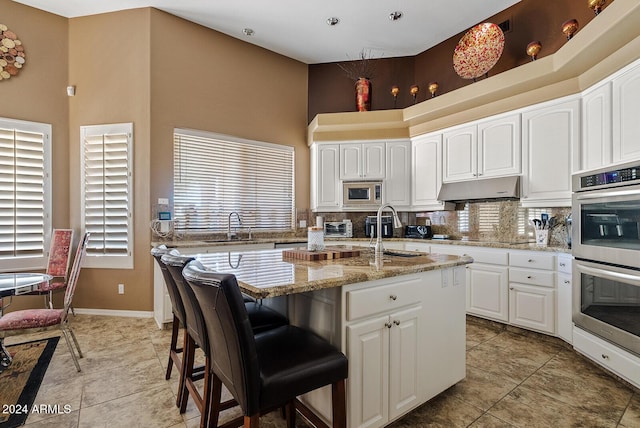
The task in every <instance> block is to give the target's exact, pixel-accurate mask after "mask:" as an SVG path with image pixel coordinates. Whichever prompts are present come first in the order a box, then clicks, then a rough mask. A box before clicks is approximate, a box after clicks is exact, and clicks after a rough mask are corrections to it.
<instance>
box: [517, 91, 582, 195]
mask: <svg viewBox="0 0 640 428" xmlns="http://www.w3.org/2000/svg"><path fill="white" fill-rule="evenodd" d="M579 112H580V100H579V99H578V98H574V99H570V100H566V99H565V100H563V101H560V102H555V103H544V104H542V105H537V106H533V107H531V108H529V109H527V110H525V111H524V112H523V113H522V127H523V128H522V146H523V156H522V164H523V170H524V171H523V172H524V173H523V175H522V179H523V182H522V190H523V197H522V205H523V206H527V207H532V206H538V207H557V206H566V207H568V206H571V174H572V173H573V170H574V167H576V168H577V165H578V161H577V154H578V147H577V145H578V143H579V141H580V139H579V137H580V135H579V134H580V119H579Z"/></svg>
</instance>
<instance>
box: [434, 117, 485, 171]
mask: <svg viewBox="0 0 640 428" xmlns="http://www.w3.org/2000/svg"><path fill="white" fill-rule="evenodd" d="M477 158H478V128H477V126H476V125H475V124H474V125H465V126H459V127H456V128H453V129H451V130H447V131H445V132H444V133H443V135H442V168H443V177H442V181H443V182H449V181H460V180H473V179H475V178H477Z"/></svg>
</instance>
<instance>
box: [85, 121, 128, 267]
mask: <svg viewBox="0 0 640 428" xmlns="http://www.w3.org/2000/svg"><path fill="white" fill-rule="evenodd" d="M81 134H82V146H83V156H82V161H83V175H84V183H83V192H82V193H83V227H84V231H85V232H89V233H90V236H89V243H88V246H87V260H88V266H89V267H113V268H123V267H133V264H132V251H133V234H132V217H131V206H132V171H131V165H132V159H131V158H132V153H131V151H132V149H131V147H132V136H133V125H132V124H116V125H97V126H85V127H82V128H81ZM92 257H93V258H94V260H93V263H92V262H91V258H92Z"/></svg>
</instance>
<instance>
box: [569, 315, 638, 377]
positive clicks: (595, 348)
mask: <svg viewBox="0 0 640 428" xmlns="http://www.w3.org/2000/svg"><path fill="white" fill-rule="evenodd" d="M573 347H574V348H575V349H576V350H577V351H578V352H580V353H582V354H584V355H586V356H587V357H589V358H590V359H591V360H593V361H595V362H596V363H598V364H600V365H602V366H604V367H605V368H607V369H609V370H611V371H612V372H614V373H616V374H617V375H619V376H621V377H622V378H624V379H626V380H627V381H629V382H631V383H632V384H633V385H635V386H636V387H638V388H640V380H638V373H640V358H638V357H636V356H634V355H632V354H630V353H629V352H626V351H625V350H623V349H620V348H618V347H616V346H614V345H612V344H610V343H609V342H605V341H604V340H602V339H600V338H598V337H596V336H592V335H591V334H589V333H587V332H585V331H584V330H581V329H579V328H577V327H574V329H573Z"/></svg>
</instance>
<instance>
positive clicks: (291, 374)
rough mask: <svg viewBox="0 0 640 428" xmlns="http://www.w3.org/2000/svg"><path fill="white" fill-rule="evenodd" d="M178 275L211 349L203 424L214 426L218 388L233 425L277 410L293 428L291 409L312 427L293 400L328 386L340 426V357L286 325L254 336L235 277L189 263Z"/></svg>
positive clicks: (344, 365)
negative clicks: (227, 398) (228, 398)
mask: <svg viewBox="0 0 640 428" xmlns="http://www.w3.org/2000/svg"><path fill="white" fill-rule="evenodd" d="M183 275H184V277H185V279H186V280H187V283H188V284H189V285H190V286H191V288H192V289H193V292H194V294H195V296H196V298H197V300H198V302H199V303H200V305H201V309H202V310H201V312H202V314H203V316H204V322H205V325H206V329H207V332H208V336H209V346H210V347H211V349H210V351H209V354H210V355H212V361H211V363H210V365H209V366H210V367H209V369H210V375H211V379H210V380H209V382H210V383H211V384H212V390H213V394H212V396H211V405H210V412H211V413H210V416H209V418H208V425H209V426H212V427H215V426H217V424H218V416H219V412H220V411H221V410H222V408H221V406H219V405H218V403H219V401H220V395H221V387H222V384H224V385H225V386H226V387H227V389H228V390H229V391H230V392H231V394H232V395H233V397H234V398H235V399H236V400H237V402H238V404H239V405H240V407H241V408H242V411H243V414H244V416H243V417H242V418H240V419H239V420H238V421H237V424H235V425H242V423H244V426H245V427H258V425H259V417H260V415H261V414H264V413H266V412H268V411H271V410H274V409H276V408H279V407H282V406H285V414H286V418H287V426H288V427H294V426H295V412H296V409H297V410H300V411H301V413H303V414H304V415H305V417H307V418H309V419H310V420H312V422H313V423H314V424H316V425H324V424H323V423H322V422H321V421H320V418H318V417H315V415H313V414H312V413H311V412H310V410H309V409H308V408H307V407H306V406H304V405H303V404H302V403H301V402H300V401H299V400H297V399H296V397H297V396H298V395H301V394H304V393H307V392H310V391H313V390H315V389H317V388H320V387H323V386H325V385H332V394H333V426H334V427H340V428H342V427H345V426H346V402H345V400H346V397H345V379H346V378H347V374H348V361H347V357H346V356H345V355H344V354H342V353H341V352H340V351H339V350H337V349H336V348H335V347H334V346H332V345H331V344H329V343H328V342H327V341H325V340H324V339H322V338H321V337H319V336H317V335H316V334H314V333H312V332H310V331H307V330H304V329H301V328H299V327H295V326H291V325H286V326H281V327H278V328H275V329H271V330H269V331H267V332H264V333H261V334H257V335H254V334H253V331H252V329H251V323H250V322H249V315H248V313H247V311H246V308H245V305H244V304H243V300H242V295H241V293H240V289H239V288H238V283H237V281H236V278H235V276H233V275H230V274H217V273H214V272H211V271H206V270H205V269H202V266H201V265H200V264H199V263H196V262H191V263H189V264H188V265H187V266H186V267H185V268H184V270H183ZM225 426H234V423H232V422H229V423H226V424H225Z"/></svg>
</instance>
